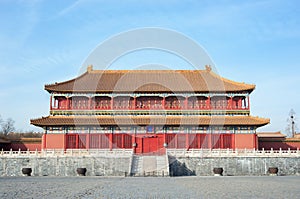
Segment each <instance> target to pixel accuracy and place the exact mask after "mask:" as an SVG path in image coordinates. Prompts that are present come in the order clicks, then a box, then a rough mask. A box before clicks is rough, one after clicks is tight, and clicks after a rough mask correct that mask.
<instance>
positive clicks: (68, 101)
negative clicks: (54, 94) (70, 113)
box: [66, 97, 70, 110]
mask: <svg viewBox="0 0 300 199" xmlns="http://www.w3.org/2000/svg"><path fill="white" fill-rule="evenodd" d="M69 109H70V99H69V97H67V102H66V110H69Z"/></svg>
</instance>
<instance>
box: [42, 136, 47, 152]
mask: <svg viewBox="0 0 300 199" xmlns="http://www.w3.org/2000/svg"><path fill="white" fill-rule="evenodd" d="M46 141H47V133H44V135H43V146H42V149H46V146H47V145H46Z"/></svg>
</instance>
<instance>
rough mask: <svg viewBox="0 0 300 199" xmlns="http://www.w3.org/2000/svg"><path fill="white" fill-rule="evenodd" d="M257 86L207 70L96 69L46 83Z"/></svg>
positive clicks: (121, 87)
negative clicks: (64, 79)
mask: <svg viewBox="0 0 300 199" xmlns="http://www.w3.org/2000/svg"><path fill="white" fill-rule="evenodd" d="M254 89H255V85H252V84H245V83H239V82H235V81H231V80H228V79H225V78H223V77H221V76H219V75H217V74H216V73H214V72H212V71H211V68H210V67H206V70H93V69H92V67H91V66H90V67H88V70H87V72H85V73H84V74H82V75H80V76H78V77H76V78H74V79H72V80H69V81H65V82H60V83H55V84H50V85H45V90H47V91H48V92H50V93H51V92H61V93H133V92H140V93H143V92H146V93H150V92H151V93H153V92H167V93H168V92H172V93H180V92H202V93H203V92H227V93H228V92H249V93H250V92H252V91H253V90H254Z"/></svg>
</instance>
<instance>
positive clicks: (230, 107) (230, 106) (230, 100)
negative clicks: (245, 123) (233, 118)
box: [229, 97, 233, 109]
mask: <svg viewBox="0 0 300 199" xmlns="http://www.w3.org/2000/svg"><path fill="white" fill-rule="evenodd" d="M232 107H233V97H230V98H229V109H232Z"/></svg>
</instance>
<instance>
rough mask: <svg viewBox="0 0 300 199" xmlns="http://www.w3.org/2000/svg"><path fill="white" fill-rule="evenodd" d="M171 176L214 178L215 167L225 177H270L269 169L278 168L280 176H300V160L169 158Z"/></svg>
mask: <svg viewBox="0 0 300 199" xmlns="http://www.w3.org/2000/svg"><path fill="white" fill-rule="evenodd" d="M169 163H170V175H171V176H181V175H197V176H212V175H213V168H214V167H222V168H223V170H224V172H223V175H225V176H245V175H247V176H249V175H250V176H251V175H253V176H260V175H268V168H269V167H278V169H279V171H278V175H300V158H297V157H295V158H282V157H280V158H276V157H274V158H270V157H264V158H263V157H228V158H226V157H225V158H208V157H204V158H191V157H189V158H186V157H177V158H175V157H172V156H169Z"/></svg>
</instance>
